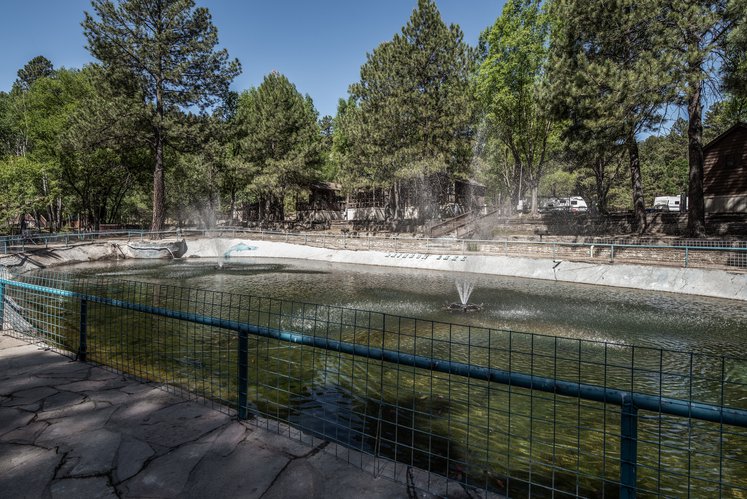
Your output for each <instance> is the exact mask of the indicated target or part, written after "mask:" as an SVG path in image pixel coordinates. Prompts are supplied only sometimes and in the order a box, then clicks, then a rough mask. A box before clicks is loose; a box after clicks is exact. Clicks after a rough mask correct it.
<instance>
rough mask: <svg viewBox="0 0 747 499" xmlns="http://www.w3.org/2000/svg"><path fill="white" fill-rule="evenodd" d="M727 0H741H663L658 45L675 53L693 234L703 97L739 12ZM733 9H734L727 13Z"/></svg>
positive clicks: (699, 227)
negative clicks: (684, 122) (685, 125)
mask: <svg viewBox="0 0 747 499" xmlns="http://www.w3.org/2000/svg"><path fill="white" fill-rule="evenodd" d="M730 4H735V5H739V4H741V5H742V6H744V2H743V1H742V0H736V1H735V0H731V1H730V0H702V1H697V2H695V1H693V0H672V1H670V2H667V3H666V16H665V18H664V22H663V24H662V26H663V28H664V29H663V30H662V33H663V35H664V37H663V41H664V43H662V45H661V48H663V49H665V50H668V51H669V52H670V53H672V54H676V59H675V63H676V66H675V71H674V72H673V74H675V75H676V76H677V84H678V90H679V100H678V101H677V102H678V104H681V105H682V106H683V107H684V108H685V109H686V110H687V117H688V129H687V136H688V168H689V172H688V191H687V195H688V210H687V227H688V233H689V235H690V236H692V237H700V236H703V235H705V200H704V198H703V163H704V158H703V102H704V101H705V99H706V97H707V94H708V92H709V90H710V89H714V88H718V87H719V81H718V80H719V76H720V75H719V73H720V72H721V70H722V69H723V68H722V67H721V61H722V60H723V58H724V54H725V51H726V47H727V45H726V43H727V40H728V39H729V36H730V33H731V32H732V31H733V30H734V28H735V27H736V26H737V24H738V19H739V15H741V16H742V17H743V16H744V13H743V12H742V13H737V12H732V11H731V9H730ZM732 14H735V15H732Z"/></svg>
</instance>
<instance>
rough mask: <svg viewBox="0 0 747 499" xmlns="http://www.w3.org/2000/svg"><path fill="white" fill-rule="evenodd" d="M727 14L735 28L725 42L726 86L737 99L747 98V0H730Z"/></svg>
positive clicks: (724, 67) (724, 66)
mask: <svg viewBox="0 0 747 499" xmlns="http://www.w3.org/2000/svg"><path fill="white" fill-rule="evenodd" d="M726 16H727V20H728V22H729V23H731V24H732V27H733V28H732V29H731V30H730V32H729V34H728V37H727V39H726V43H725V44H724V45H725V50H724V60H723V70H724V86H725V87H726V89H727V90H728V91H729V92H730V93H731V94H732V95H733V96H735V97H736V98H737V99H745V98H747V0H731V1H729V2H728V4H727V12H726Z"/></svg>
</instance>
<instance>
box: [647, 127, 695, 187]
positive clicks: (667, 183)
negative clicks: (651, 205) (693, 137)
mask: <svg viewBox="0 0 747 499" xmlns="http://www.w3.org/2000/svg"><path fill="white" fill-rule="evenodd" d="M641 171H642V174H643V177H644V179H645V180H646V185H648V186H649V192H650V193H651V200H652V201H653V198H654V197H656V196H677V195H680V194H682V193H685V192H687V121H685V120H684V119H682V118H679V119H677V121H675V122H674V124H673V125H672V127H671V129H670V130H669V133H667V134H666V135H663V136H651V137H649V138H647V139H646V140H645V141H644V142H643V143H641Z"/></svg>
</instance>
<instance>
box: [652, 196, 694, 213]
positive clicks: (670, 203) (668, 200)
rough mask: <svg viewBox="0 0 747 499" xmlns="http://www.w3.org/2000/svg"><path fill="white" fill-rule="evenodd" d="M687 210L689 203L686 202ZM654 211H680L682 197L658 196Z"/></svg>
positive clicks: (655, 199)
mask: <svg viewBox="0 0 747 499" xmlns="http://www.w3.org/2000/svg"><path fill="white" fill-rule="evenodd" d="M685 208H687V201H685ZM654 211H680V196H656V197H655V198H654Z"/></svg>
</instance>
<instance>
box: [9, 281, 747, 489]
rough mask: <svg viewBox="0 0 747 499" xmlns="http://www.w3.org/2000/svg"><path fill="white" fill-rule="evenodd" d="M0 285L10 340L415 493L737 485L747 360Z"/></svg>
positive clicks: (220, 297) (117, 290)
mask: <svg viewBox="0 0 747 499" xmlns="http://www.w3.org/2000/svg"><path fill="white" fill-rule="evenodd" d="M6 277H9V276H6ZM0 295H2V296H1V299H0V316H2V317H3V321H2V324H3V326H4V329H8V328H10V329H12V334H14V335H18V336H20V337H23V338H27V339H29V338H31V339H33V340H35V341H39V342H42V343H44V344H45V345H49V346H51V347H53V348H55V349H57V350H59V351H61V352H63V353H64V352H68V355H71V354H70V353H69V352H72V353H73V354H74V355H76V356H77V357H78V358H79V359H81V360H87V361H89V362H94V363H97V364H100V365H103V366H108V367H110V368H113V369H116V370H118V371H122V372H127V373H131V374H134V375H136V376H138V377H140V378H142V379H146V380H151V381H155V382H159V383H164V384H165V385H166V386H167V387H168V389H170V390H174V391H176V392H178V393H180V394H181V395H183V396H185V397H191V398H193V397H199V398H201V399H203V400H205V401H207V402H208V403H212V404H214V406H215V407H216V408H218V409H220V410H224V411H228V412H230V413H235V414H236V415H237V416H238V417H240V418H250V419H251V418H254V419H253V420H254V421H255V422H257V424H264V425H265V426H270V427H273V428H275V429H277V428H279V427H278V426H272V423H271V422H272V421H282V422H285V423H288V424H289V425H290V426H291V427H295V428H297V429H300V430H302V431H303V432H306V434H310V435H313V436H315V437H318V438H323V439H326V440H328V441H331V442H335V443H337V444H340V445H341V446H344V448H347V449H351V453H350V454H347V455H346V454H345V453H344V452H342V453H338V455H339V456H340V457H342V458H347V459H348V460H350V461H353V462H355V463H356V464H361V466H363V464H362V463H358V462H357V461H356V459H357V458H354V457H353V456H358V455H361V454H363V455H368V456H371V457H372V458H373V462H374V465H373V467H371V468H368V469H370V470H371V471H372V472H374V473H376V474H378V475H383V476H387V477H391V478H395V479H400V480H405V479H406V476H407V474H408V473H409V470H411V469H414V468H416V469H419V470H423V471H422V472H423V473H424V474H425V476H427V477H428V479H427V480H426V481H423V482H420V483H419V485H418V487H420V488H421V489H423V490H425V491H431V490H435V485H434V484H436V483H443V482H444V481H445V482H446V483H447V485H449V484H450V486H451V487H453V488H455V489H459V490H461V491H464V490H467V491H469V493H472V494H477V495H481V496H490V495H506V496H511V497H523V496H530V495H531V496H536V497H544V496H552V497H575V496H595V497H633V496H636V495H637V494H638V495H640V496H649V495H664V496H680V497H684V496H688V497H744V496H745V494H747V360H745V359H735V358H730V357H728V356H708V355H700V354H695V353H688V352H678V351H670V350H661V349H652V348H642V347H634V346H625V345H617V344H613V343H604V342H593V341H587V340H577V339H566V338H559V337H551V336H543V335H538V334H531V333H523V332H516V331H503V330H495V329H487V328H480V327H469V326H463V325H459V324H451V323H440V322H433V321H426V320H419V319H416V318H407V317H400V316H393V315H386V314H381V313H377V312H371V311H364V310H355V309H347V308H340V307H332V306H326V305H316V304H307V303H297V302H290V301H283V300H277V299H269V298H262V297H257V296H248V295H239V294H232V293H223V292H214V291H205V290H198V289H188V288H181V287H174V286H166V285H160V284H152V283H142V282H129V281H119V280H110V279H104V278H98V277H97V278H90V279H69V278H67V277H66V276H64V275H62V274H38V275H33V276H28V275H26V276H21V277H18V278H16V279H7V278H6V279H0ZM335 448H336V449H340V448H342V447H335ZM353 452H355V454H354V453H353ZM363 467H364V468H365V466H363ZM438 490H439V491H443V489H442V488H439V489H438Z"/></svg>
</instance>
